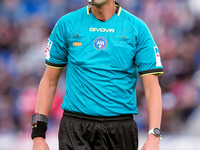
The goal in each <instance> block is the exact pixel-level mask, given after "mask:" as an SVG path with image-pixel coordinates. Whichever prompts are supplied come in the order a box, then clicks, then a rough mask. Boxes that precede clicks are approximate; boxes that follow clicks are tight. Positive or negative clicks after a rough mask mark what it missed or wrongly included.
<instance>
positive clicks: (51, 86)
mask: <svg viewBox="0 0 200 150" xmlns="http://www.w3.org/2000/svg"><path fill="white" fill-rule="evenodd" d="M61 73H62V69H57V68H51V67H47V68H46V70H45V73H44V75H43V77H42V80H41V82H40V85H39V90H38V95H37V103H36V108H35V112H37V113H39V114H43V115H45V116H49V114H50V110H51V107H52V103H53V99H54V95H55V92H56V89H57V84H58V80H59V78H60V75H61Z"/></svg>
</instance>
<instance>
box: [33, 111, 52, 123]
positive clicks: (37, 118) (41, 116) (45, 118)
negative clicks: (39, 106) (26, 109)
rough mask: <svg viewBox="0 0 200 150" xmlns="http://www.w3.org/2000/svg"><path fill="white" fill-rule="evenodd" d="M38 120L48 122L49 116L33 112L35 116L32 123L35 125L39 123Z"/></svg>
mask: <svg viewBox="0 0 200 150" xmlns="http://www.w3.org/2000/svg"><path fill="white" fill-rule="evenodd" d="M38 121H40V122H45V123H47V124H48V118H47V116H45V115H42V114H38V113H35V114H33V116H32V123H31V124H32V125H35V124H37V123H38Z"/></svg>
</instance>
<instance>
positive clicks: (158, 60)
mask: <svg viewBox="0 0 200 150" xmlns="http://www.w3.org/2000/svg"><path fill="white" fill-rule="evenodd" d="M154 51H155V56H156V67H162V63H161V59H160V53H159V49H158V47H157V46H154Z"/></svg>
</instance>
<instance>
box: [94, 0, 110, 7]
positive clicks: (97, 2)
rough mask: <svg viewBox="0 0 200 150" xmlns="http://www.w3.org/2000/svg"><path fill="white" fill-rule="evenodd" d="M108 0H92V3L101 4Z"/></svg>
mask: <svg viewBox="0 0 200 150" xmlns="http://www.w3.org/2000/svg"><path fill="white" fill-rule="evenodd" d="M108 1H109V0H93V1H92V5H94V6H102V5H104V4H106V3H108Z"/></svg>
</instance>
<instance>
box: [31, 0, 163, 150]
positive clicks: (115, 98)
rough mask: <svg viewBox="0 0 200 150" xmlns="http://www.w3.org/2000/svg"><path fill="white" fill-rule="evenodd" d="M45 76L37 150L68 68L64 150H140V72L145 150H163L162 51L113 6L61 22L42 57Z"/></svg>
mask: <svg viewBox="0 0 200 150" xmlns="http://www.w3.org/2000/svg"><path fill="white" fill-rule="evenodd" d="M45 55H46V57H45V64H46V66H47V67H46V70H45V73H44V75H43V78H42V80H41V82H40V85H39V91H38V96H37V103H36V109H35V114H33V117H32V125H33V129H32V134H31V137H32V139H33V150H49V148H48V145H47V143H46V142H45V133H46V130H47V124H48V116H49V113H50V110H51V106H52V103H53V99H54V95H55V92H56V88H57V83H58V80H59V77H60V75H61V73H62V70H63V68H64V67H65V66H66V65H67V74H66V92H65V97H64V100H63V103H62V105H61V108H62V109H63V111H64V113H63V117H62V119H61V122H60V128H59V150H137V149H138V130H137V125H136V122H135V121H134V118H133V114H134V115H136V114H137V113H138V110H137V100H136V82H137V72H139V74H140V76H141V77H142V80H143V85H144V90H145V97H146V101H147V106H148V116H149V132H148V139H147V141H146V143H145V144H144V146H143V148H142V150H159V141H160V139H161V131H160V124H161V113H162V102H161V89H160V86H159V83H158V77H157V76H158V75H161V74H162V73H163V68H162V64H161V60H160V55H159V49H158V47H157V46H156V44H155V42H154V40H153V37H152V36H151V33H150V31H149V29H148V27H147V25H146V24H145V23H144V22H143V21H142V20H140V19H139V18H137V17H136V16H134V15H132V14H130V13H129V12H127V11H126V10H124V9H123V8H121V7H120V5H119V4H118V3H116V2H115V1H114V0H89V5H88V6H86V7H84V8H81V9H79V10H77V11H74V12H71V13H69V14H67V15H65V16H63V17H62V18H60V19H59V21H58V22H57V24H56V26H55V27H54V29H53V31H52V33H51V35H50V37H49V39H48V41H47V47H46V51H45Z"/></svg>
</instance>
